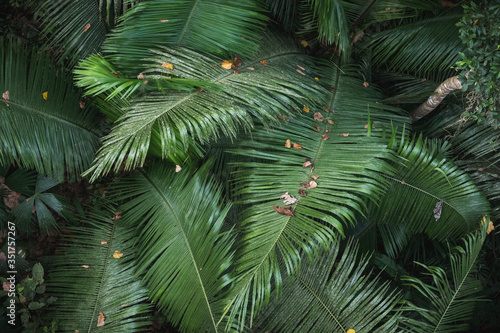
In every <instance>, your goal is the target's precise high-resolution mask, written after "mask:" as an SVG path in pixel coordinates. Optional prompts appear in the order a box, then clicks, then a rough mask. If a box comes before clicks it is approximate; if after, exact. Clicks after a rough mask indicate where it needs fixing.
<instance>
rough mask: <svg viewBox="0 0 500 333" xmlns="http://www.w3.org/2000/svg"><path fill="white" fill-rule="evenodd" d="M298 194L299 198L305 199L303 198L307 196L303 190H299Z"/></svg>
mask: <svg viewBox="0 0 500 333" xmlns="http://www.w3.org/2000/svg"><path fill="white" fill-rule="evenodd" d="M298 192H299V195H300V196H301V197H305V196H306V195H307V194H306V190H304V189H300V190H298Z"/></svg>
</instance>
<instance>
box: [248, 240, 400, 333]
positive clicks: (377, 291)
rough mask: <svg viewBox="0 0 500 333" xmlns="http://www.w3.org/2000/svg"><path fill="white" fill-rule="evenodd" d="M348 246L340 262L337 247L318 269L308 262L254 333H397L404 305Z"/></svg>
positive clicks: (259, 320) (291, 278)
mask: <svg viewBox="0 0 500 333" xmlns="http://www.w3.org/2000/svg"><path fill="white" fill-rule="evenodd" d="M357 248H358V247H357V246H356V245H354V244H353V243H349V245H348V246H347V247H346V249H345V250H344V251H343V253H342V256H341V257H340V253H339V252H340V250H339V246H338V244H337V245H335V246H332V248H331V250H330V251H329V253H328V254H327V255H325V256H323V257H322V258H321V259H319V260H317V261H315V262H314V263H309V262H307V260H306V259H305V258H304V259H303V260H304V264H303V265H302V267H301V269H300V272H299V273H298V274H297V275H291V276H289V277H288V278H287V279H286V280H285V282H284V287H283V296H282V297H281V298H275V299H273V301H271V303H270V304H269V307H267V308H266V310H265V311H263V313H262V314H261V315H259V316H258V318H257V319H256V322H255V327H254V329H253V330H252V332H264V331H270V332H318V333H319V332H346V331H348V330H349V329H353V330H355V331H356V332H380V333H386V332H396V331H397V328H398V323H399V321H400V320H401V318H400V315H399V314H397V313H396V312H395V311H394V310H395V307H396V303H397V301H398V299H399V296H398V293H397V292H395V291H391V288H390V287H389V285H388V283H387V282H386V283H382V281H380V279H379V278H378V277H375V278H371V277H370V273H369V272H366V269H367V266H368V259H369V258H367V257H366V256H363V258H362V259H361V260H360V261H359V262H357V258H358V250H357Z"/></svg>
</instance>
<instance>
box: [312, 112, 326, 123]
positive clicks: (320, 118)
mask: <svg viewBox="0 0 500 333" xmlns="http://www.w3.org/2000/svg"><path fill="white" fill-rule="evenodd" d="M314 120H316V121H320V122H321V121H323V120H325V117H323V115H322V114H321V113H319V112H316V113H315V114H314Z"/></svg>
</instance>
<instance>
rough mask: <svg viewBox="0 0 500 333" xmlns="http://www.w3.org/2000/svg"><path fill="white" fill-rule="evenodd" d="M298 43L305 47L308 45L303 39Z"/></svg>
mask: <svg viewBox="0 0 500 333" xmlns="http://www.w3.org/2000/svg"><path fill="white" fill-rule="evenodd" d="M300 44H302V46H303V47H307V45H309V44H308V43H307V42H306V41H305V40H303V41H301V42H300Z"/></svg>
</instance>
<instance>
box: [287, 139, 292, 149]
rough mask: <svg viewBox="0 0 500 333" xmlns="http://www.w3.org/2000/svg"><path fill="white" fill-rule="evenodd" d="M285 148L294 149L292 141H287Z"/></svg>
mask: <svg viewBox="0 0 500 333" xmlns="http://www.w3.org/2000/svg"><path fill="white" fill-rule="evenodd" d="M285 147H286V148H291V147H292V142H291V141H290V139H288V140H286V142H285Z"/></svg>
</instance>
